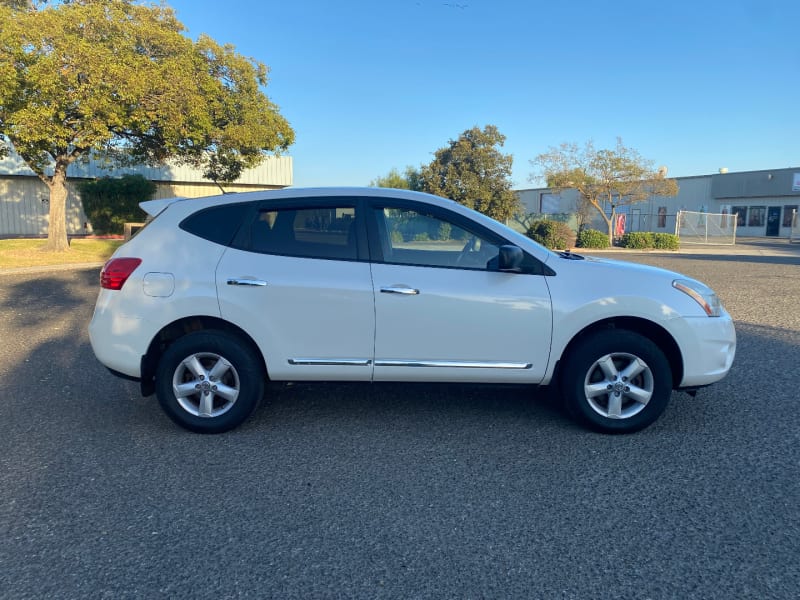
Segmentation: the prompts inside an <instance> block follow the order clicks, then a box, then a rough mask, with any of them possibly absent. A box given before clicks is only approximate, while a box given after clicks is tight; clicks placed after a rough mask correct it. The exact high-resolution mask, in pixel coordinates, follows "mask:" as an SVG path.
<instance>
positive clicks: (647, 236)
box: [619, 231, 656, 250]
mask: <svg viewBox="0 0 800 600" xmlns="http://www.w3.org/2000/svg"><path fill="white" fill-rule="evenodd" d="M655 243H656V240H655V238H654V237H653V234H652V233H651V232H649V231H629V232H628V233H626V234H625V235H623V236H622V237H621V238H620V240H619V245H620V246H622V247H623V248H634V249H636V250H644V249H647V248H653V247H654V246H655Z"/></svg>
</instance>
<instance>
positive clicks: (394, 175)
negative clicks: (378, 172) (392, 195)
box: [369, 167, 419, 190]
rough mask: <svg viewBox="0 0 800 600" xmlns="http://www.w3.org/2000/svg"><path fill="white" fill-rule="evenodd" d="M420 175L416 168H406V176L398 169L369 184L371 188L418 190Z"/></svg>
mask: <svg viewBox="0 0 800 600" xmlns="http://www.w3.org/2000/svg"><path fill="white" fill-rule="evenodd" d="M418 177H419V173H418V172H417V170H416V169H415V168H414V167H406V171H405V174H401V173H400V171H398V170H397V169H396V168H395V169H392V170H391V171H389V172H388V173H387V174H386V175H384V176H383V177H376V178H375V179H373V180H372V181H370V182H369V185H370V187H382V188H395V189H398V190H416V189H417V188H416V187H415V186H416V185H417V179H418Z"/></svg>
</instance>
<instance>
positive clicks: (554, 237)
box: [525, 219, 575, 250]
mask: <svg viewBox="0 0 800 600" xmlns="http://www.w3.org/2000/svg"><path fill="white" fill-rule="evenodd" d="M525 235H527V236H528V237H529V238H531V239H532V240H533V241H535V242H538V243H540V244H541V245H542V246H544V247H546V248H550V249H551V250H557V249H558V250H563V249H565V248H570V247H571V246H572V245H573V242H574V240H575V234H574V233H573V231H572V230H571V229H570V228H569V225H567V224H566V223H563V222H561V221H549V220H546V219H541V220H538V221H534V222H533V223H531V225H530V227H528V231H527V232H526V234H525Z"/></svg>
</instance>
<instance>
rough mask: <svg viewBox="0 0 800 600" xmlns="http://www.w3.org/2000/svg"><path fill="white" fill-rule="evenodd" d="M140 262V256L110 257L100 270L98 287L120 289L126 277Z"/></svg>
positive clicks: (126, 279)
mask: <svg viewBox="0 0 800 600" xmlns="http://www.w3.org/2000/svg"><path fill="white" fill-rule="evenodd" d="M140 264H142V259H141V258H112V259H111V260H110V261H108V262H107V263H106V264H105V266H104V267H103V270H102V271H100V287H102V288H105V289H107V290H121V289H122V286H123V285H125V282H126V281H128V277H130V276H131V273H133V272H134V271H135V270H136V267H138V266H139V265H140Z"/></svg>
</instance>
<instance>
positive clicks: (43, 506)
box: [0, 254, 800, 599]
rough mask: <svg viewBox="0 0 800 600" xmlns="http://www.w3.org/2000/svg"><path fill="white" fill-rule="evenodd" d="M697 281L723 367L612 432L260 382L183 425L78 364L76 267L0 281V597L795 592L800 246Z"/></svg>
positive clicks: (415, 389)
mask: <svg viewBox="0 0 800 600" xmlns="http://www.w3.org/2000/svg"><path fill="white" fill-rule="evenodd" d="M624 257H625V259H626V260H634V261H637V262H646V263H649V264H654V265H657V266H663V267H666V268H670V269H674V270H679V271H682V272H684V273H686V274H688V275H690V276H694V277H697V278H699V279H702V280H704V281H706V282H707V283H709V284H710V285H712V287H714V288H715V289H716V290H717V291H718V292H719V294H720V296H721V297H722V300H723V302H724V304H725V306H726V308H727V309H728V310H729V312H730V313H731V314H732V315H733V316H734V318H735V320H736V324H737V333H738V336H739V350H738V355H737V359H736V363H735V365H734V371H733V372H732V373H731V375H730V376H729V377H728V378H726V379H725V380H723V381H722V382H720V383H719V384H717V385H714V386H712V387H710V388H707V389H704V390H702V391H701V392H700V393H699V394H698V396H697V397H696V398H694V399H693V398H690V397H689V396H687V395H685V394H678V393H676V394H673V398H672V402H671V404H670V406H669V408H668V409H667V411H666V413H665V414H664V415H663V416H662V418H661V419H660V420H659V421H658V422H657V423H656V424H655V425H653V426H652V427H650V428H649V429H647V430H645V431H643V432H640V433H638V434H635V435H629V436H604V435H599V434H594V433H590V432H587V431H585V430H583V429H581V428H579V427H577V426H576V425H574V424H573V423H572V422H571V421H570V420H568V419H566V418H565V417H564V416H563V415H562V414H561V413H560V412H559V411H558V410H557V409H556V408H555V407H554V406H553V405H552V404H551V403H550V402H548V400H547V398H546V395H545V394H542V393H537V392H534V391H532V390H529V389H524V388H514V387H483V386H439V385H384V384H380V385H377V384H376V385H369V384H359V385H348V384H336V385H272V386H271V389H270V392H271V393H270V400H269V401H268V402H267V403H266V404H265V405H264V406H263V407H262V408H261V409H259V411H258V412H257V413H256V414H255V415H254V417H253V418H252V419H251V420H250V421H249V422H248V423H247V424H245V426H243V427H241V428H240V429H238V430H236V431H234V432H231V433H229V434H226V435H221V436H198V435H193V434H190V433H187V432H184V431H182V430H180V429H178V428H176V427H175V426H174V425H172V423H171V422H169V421H168V419H167V418H166V417H165V416H163V415H162V413H161V411H160V409H159V408H158V406H157V404H156V403H155V402H154V401H153V400H152V399H145V398H141V397H139V396H138V393H137V388H136V385H135V384H132V383H128V382H125V381H121V380H118V379H116V378H114V377H112V376H111V375H109V374H108V373H107V372H106V371H105V370H104V369H103V368H102V367H101V366H100V365H99V364H98V363H97V362H96V361H95V360H94V358H93V356H92V353H91V349H90V348H89V346H88V338H87V334H86V325H87V323H88V321H89V319H90V317H91V311H92V305H93V302H94V298H95V295H96V285H97V283H96V282H97V271H96V270H94V269H93V270H79V271H60V272H49V273H46V274H42V273H38V274H37V273H17V274H6V275H2V276H0V311H2V319H0V334H2V338H1V339H2V340H3V345H2V347H0V392H2V394H1V395H0V398H2V400H0V597H2V598H14V599H16V598H114V599H117V598H143V597H147V598H159V597H169V598H220V597H222V598H226V597H259V598H282V599H283V598H404V599H405V598H483V597H491V598H498V597H503V598H601V597H602V598H634V597H635V598H725V599H729V598H758V599H763V598H787V599H788V598H796V597H797V590H798V589H800V566H799V565H800V563H799V562H798V556H800V541H798V540H800V531H798V529H800V507H799V506H798V498H800V476H799V475H800V472H799V471H800V468H799V467H800V443H798V442H800V439H798V438H799V437H800V427H799V425H800V422H799V421H800V418H799V417H798V414H799V412H798V410H797V401H798V383H800V369H799V368H798V365H799V364H800V362H799V361H798V356H799V355H800V354H799V353H798V349H799V348H800V308H798V299H800V258H798V257H793V256H788V255H787V256H762V255H752V256H739V257H736V258H735V259H732V258H731V257H729V256H725V255H703V254H694V255H680V256H677V255H668V256H667V255H657V254H649V255H624Z"/></svg>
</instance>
